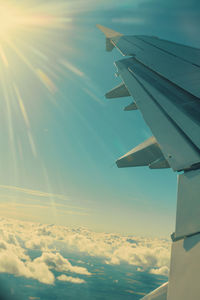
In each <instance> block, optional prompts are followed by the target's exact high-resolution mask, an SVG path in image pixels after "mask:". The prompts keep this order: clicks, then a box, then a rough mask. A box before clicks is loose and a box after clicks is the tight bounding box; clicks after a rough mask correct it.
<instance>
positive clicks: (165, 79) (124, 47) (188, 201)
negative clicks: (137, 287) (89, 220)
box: [97, 25, 200, 300]
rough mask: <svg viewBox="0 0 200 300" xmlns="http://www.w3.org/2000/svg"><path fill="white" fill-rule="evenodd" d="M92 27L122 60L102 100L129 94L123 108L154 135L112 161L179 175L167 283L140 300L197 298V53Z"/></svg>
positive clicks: (199, 226)
mask: <svg viewBox="0 0 200 300" xmlns="http://www.w3.org/2000/svg"><path fill="white" fill-rule="evenodd" d="M97 26H98V28H99V29H100V30H101V31H102V32H103V33H104V34H105V36H106V50H107V51H111V50H112V49H113V48H114V47H116V48H117V49H118V50H119V51H120V52H121V54H122V55H123V56H126V58H123V59H122V60H119V61H117V62H115V65H116V67H117V70H118V71H117V74H118V75H119V76H120V77H121V79H122V83H121V84H120V85H118V86H117V87H115V88H113V89H112V90H111V91H110V92H108V93H107V94H106V98H109V99H111V98H117V97H127V96H132V98H133V99H134V102H132V103H131V104H130V105H129V106H127V107H125V109H124V110H125V111H130V110H139V111H140V112H141V113H142V115H143V118H144V120H145V122H146V123H147V125H148V126H149V127H150V129H151V131H152V133H153V135H154V137H152V138H150V139H149V140H147V141H145V142H144V143H142V144H141V145H139V146H137V147H136V148H134V149H133V150H131V151H130V152H128V153H127V154H126V155H124V156H122V157H121V158H120V159H118V160H117V165H118V167H135V166H149V167H150V168H151V169H158V168H168V167H171V168H172V169H173V170H174V171H175V172H181V173H179V174H180V175H178V199H177V217H176V228H175V232H174V234H173V235H172V240H173V244H172V253H171V267H170V275H169V285H168V287H167V288H164V289H162V291H163V290H164V291H165V292H164V294H163V293H162V296H160V295H158V294H159V293H158V294H155V293H154V294H151V295H149V296H145V298H144V299H157V300H161V299H167V300H179V299H180V300H188V299H198V298H199V294H200V285H199V284H198V280H197V278H199V277H200V260H199V258H200V255H199V254H198V255H197V253H198V251H200V246H199V243H198V242H199V241H200V234H199V232H200V205H199V201H200V49H196V48H192V47H189V46H184V45H180V44H177V43H173V42H170V41H166V40H162V39H159V38H157V37H153V36H143V35H141V36H126V35H123V34H121V33H118V32H115V31H113V30H112V29H108V28H106V27H104V26H102V25H97ZM194 236H195V237H194ZM186 245H187V246H186ZM199 253H200V252H199ZM197 260H198V263H197V265H198V267H199V269H198V271H197V268H196V267H195V264H196V261H197ZM184 271H185V272H184ZM189 274H192V276H190V275H189ZM152 295H153V296H152ZM156 295H157V296H156ZM191 295H192V296H191Z"/></svg>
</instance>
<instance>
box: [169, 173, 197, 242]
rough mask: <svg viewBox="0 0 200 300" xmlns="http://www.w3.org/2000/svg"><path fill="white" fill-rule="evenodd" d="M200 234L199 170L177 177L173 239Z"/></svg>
mask: <svg viewBox="0 0 200 300" xmlns="http://www.w3.org/2000/svg"><path fill="white" fill-rule="evenodd" d="M196 232H200V170H196V171H191V172H186V173H185V174H182V175H179V181H178V200H177V214H176V231H175V235H174V237H175V238H180V237H184V236H186V235H189V234H194V233H196Z"/></svg>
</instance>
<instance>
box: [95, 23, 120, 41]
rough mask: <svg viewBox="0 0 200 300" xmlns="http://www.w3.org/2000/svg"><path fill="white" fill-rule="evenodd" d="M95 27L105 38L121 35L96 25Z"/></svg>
mask: <svg viewBox="0 0 200 300" xmlns="http://www.w3.org/2000/svg"><path fill="white" fill-rule="evenodd" d="M96 27H97V28H98V29H99V30H100V31H101V32H103V33H104V34H105V36H106V38H113V37H116V36H122V35H123V34H122V33H120V32H117V31H114V30H113V29H110V28H108V27H105V26H103V25H101V24H96Z"/></svg>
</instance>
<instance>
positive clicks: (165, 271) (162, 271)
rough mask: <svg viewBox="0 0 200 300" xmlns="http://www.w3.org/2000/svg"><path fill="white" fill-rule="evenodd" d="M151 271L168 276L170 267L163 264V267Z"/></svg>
mask: <svg viewBox="0 0 200 300" xmlns="http://www.w3.org/2000/svg"><path fill="white" fill-rule="evenodd" d="M149 273H151V274H155V275H164V276H167V275H168V273H169V268H168V267H167V266H163V267H160V268H158V269H151V270H150V272H149Z"/></svg>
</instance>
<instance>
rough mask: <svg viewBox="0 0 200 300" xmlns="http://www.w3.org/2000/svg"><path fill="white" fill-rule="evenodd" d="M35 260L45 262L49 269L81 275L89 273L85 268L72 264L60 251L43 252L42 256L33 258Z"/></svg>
mask: <svg viewBox="0 0 200 300" xmlns="http://www.w3.org/2000/svg"><path fill="white" fill-rule="evenodd" d="M35 262H36V263H38V264H40V263H45V264H46V265H47V266H48V267H49V268H50V269H54V270H56V271H57V272H72V273H76V274H82V275H91V273H90V272H88V270H87V269H86V268H83V267H78V266H72V264H71V263H70V262H69V261H68V260H67V259H66V258H64V257H63V256H62V255H61V254H60V253H52V252H46V253H43V254H42V256H40V257H39V258H36V259H35Z"/></svg>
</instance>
